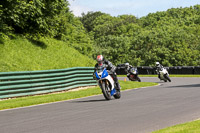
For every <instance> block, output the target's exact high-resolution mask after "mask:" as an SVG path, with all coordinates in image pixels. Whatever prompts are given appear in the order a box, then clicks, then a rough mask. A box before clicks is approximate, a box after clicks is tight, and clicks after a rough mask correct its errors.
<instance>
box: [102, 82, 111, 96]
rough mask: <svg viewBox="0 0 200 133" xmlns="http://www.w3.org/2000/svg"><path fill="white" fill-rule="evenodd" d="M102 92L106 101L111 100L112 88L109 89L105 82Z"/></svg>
mask: <svg viewBox="0 0 200 133" xmlns="http://www.w3.org/2000/svg"><path fill="white" fill-rule="evenodd" d="M101 90H102V93H103V96H104V97H105V99H106V100H111V95H110V88H109V85H107V84H106V82H105V81H103V82H102V85H101Z"/></svg>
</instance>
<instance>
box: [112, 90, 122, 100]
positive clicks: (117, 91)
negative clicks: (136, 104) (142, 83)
mask: <svg viewBox="0 0 200 133" xmlns="http://www.w3.org/2000/svg"><path fill="white" fill-rule="evenodd" d="M120 97H121V92H120V90H116V94H115V95H114V98H115V99H120Z"/></svg>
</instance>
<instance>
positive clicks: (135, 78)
mask: <svg viewBox="0 0 200 133" xmlns="http://www.w3.org/2000/svg"><path fill="white" fill-rule="evenodd" d="M127 77H128V79H129V80H131V81H138V82H141V79H140V77H139V76H138V70H137V68H133V69H132V70H131V72H129V73H128V74H127Z"/></svg>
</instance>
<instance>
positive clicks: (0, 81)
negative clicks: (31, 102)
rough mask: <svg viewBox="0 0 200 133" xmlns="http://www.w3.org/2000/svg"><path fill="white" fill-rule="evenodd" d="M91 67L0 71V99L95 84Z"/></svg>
mask: <svg viewBox="0 0 200 133" xmlns="http://www.w3.org/2000/svg"><path fill="white" fill-rule="evenodd" d="M93 72H94V68H93V67H73V68H67V69H56V70H42V71H22V72H1V73H0V99H2V98H11V97H19V96H27V95H35V94H43V93H50V92H56V91H63V90H69V89H73V88H77V87H83V86H93V85H97V83H96V81H95V80H93V76H92V74H93Z"/></svg>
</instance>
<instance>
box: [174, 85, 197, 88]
mask: <svg viewBox="0 0 200 133" xmlns="http://www.w3.org/2000/svg"><path fill="white" fill-rule="evenodd" d="M170 87H173V88H175V87H183V88H188V87H200V84H190V85H178V86H170Z"/></svg>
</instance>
